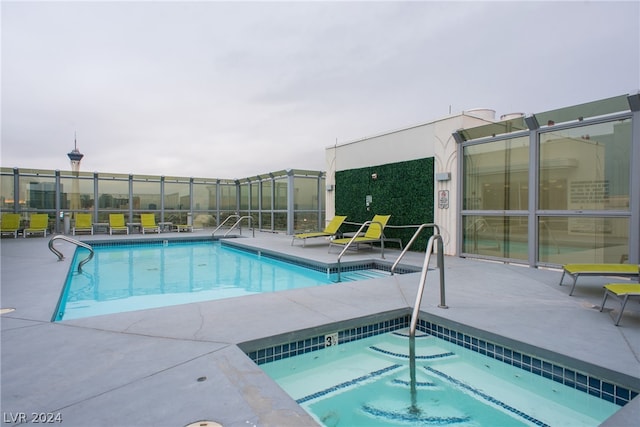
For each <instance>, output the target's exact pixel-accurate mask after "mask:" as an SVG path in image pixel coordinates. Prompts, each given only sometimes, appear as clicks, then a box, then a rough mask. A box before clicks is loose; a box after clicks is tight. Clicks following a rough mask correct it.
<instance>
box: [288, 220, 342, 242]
mask: <svg viewBox="0 0 640 427" xmlns="http://www.w3.org/2000/svg"><path fill="white" fill-rule="evenodd" d="M345 219H347V217H346V216H340V215H336V216H334V217H333V219H332V220H331V221H330V222H329V224H327V226H326V227H325V228H324V230H322V231H314V232H310V233H299V234H295V235H294V236H293V239H292V240H291V246H293V242H295V241H296V239H299V240H302V247H304V244H305V243H306V241H307V239H313V238H314V237H331V236H335V235H336V234H337V233H338V229H339V228H340V226H341V225H342V223H343V222H344V220H345Z"/></svg>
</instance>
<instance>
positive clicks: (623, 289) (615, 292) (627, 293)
mask: <svg viewBox="0 0 640 427" xmlns="http://www.w3.org/2000/svg"><path fill="white" fill-rule="evenodd" d="M609 295H611V296H614V297H616V298H618V299H619V300H621V303H620V313H618V317H617V318H616V326H618V324H619V323H620V319H622V313H624V307H625V306H626V305H627V301H628V300H629V298H640V283H638V284H636V283H608V284H606V285H604V298H602V305H601V306H600V311H601V312H602V310H604V303H605V302H606V301H607V297H608V296H609Z"/></svg>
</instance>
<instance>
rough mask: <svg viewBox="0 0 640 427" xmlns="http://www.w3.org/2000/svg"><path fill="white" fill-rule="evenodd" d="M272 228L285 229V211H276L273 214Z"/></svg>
mask: <svg viewBox="0 0 640 427" xmlns="http://www.w3.org/2000/svg"><path fill="white" fill-rule="evenodd" d="M273 230H274V231H287V213H286V212H276V213H274V214H273Z"/></svg>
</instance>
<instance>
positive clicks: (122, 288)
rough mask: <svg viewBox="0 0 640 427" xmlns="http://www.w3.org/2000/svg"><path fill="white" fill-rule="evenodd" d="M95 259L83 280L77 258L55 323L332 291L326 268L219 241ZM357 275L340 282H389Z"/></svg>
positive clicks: (375, 273) (126, 250)
mask: <svg viewBox="0 0 640 427" xmlns="http://www.w3.org/2000/svg"><path fill="white" fill-rule="evenodd" d="M93 249H94V257H93V259H92V260H91V261H90V262H89V263H87V264H86V265H84V266H83V268H82V272H81V273H78V263H79V262H80V261H82V260H83V259H84V258H86V256H87V255H88V250H87V249H85V248H82V247H80V248H78V249H77V250H76V252H75V255H74V257H73V260H72V262H71V266H70V269H69V273H68V275H67V279H66V282H65V286H64V289H63V292H62V295H61V297H60V300H59V302H58V307H57V309H56V312H55V314H54V318H53V320H54V321H60V320H69V319H77V318H82V317H90V316H97V315H102V314H112V313H120V312H125V311H133V310H142V309H149V308H157V307H166V306H170V305H177V304H186V303H191V302H198V301H207V300H214V299H223V298H232V297H238V296H246V295H252V294H258V293H265V292H278V291H283V290H288V289H298V288H305V287H310V286H322V285H328V284H332V283H334V282H335V281H336V280H337V279H336V274H335V273H333V272H332V271H331V269H328V268H326V267H324V269H323V267H322V266H320V265H316V266H315V268H309V267H311V266H303V265H296V264H293V263H289V262H285V261H283V260H281V259H275V258H273V257H271V256H265V255H263V254H262V253H260V252H248V251H244V250H240V249H236V248H233V247H229V246H227V245H223V244H221V242H220V241H212V240H211V239H207V240H184V241H170V240H158V241H148V242H144V243H140V242H135V243H134V242H131V243H104V244H100V243H98V244H93ZM388 275H389V273H387V272H384V271H381V270H376V269H373V268H367V266H366V265H363V266H361V268H360V269H358V268H356V267H353V268H351V271H347V272H344V273H342V281H352V280H364V279H371V278H378V277H386V276H388Z"/></svg>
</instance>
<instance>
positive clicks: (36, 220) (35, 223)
mask: <svg viewBox="0 0 640 427" xmlns="http://www.w3.org/2000/svg"><path fill="white" fill-rule="evenodd" d="M47 228H49V215H47V214H31V216H30V217H29V227H28V228H25V229H24V231H23V232H22V236H23V237H25V238H26V237H27V236H28V235H29V234H40V233H42V236H43V237H47Z"/></svg>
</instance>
